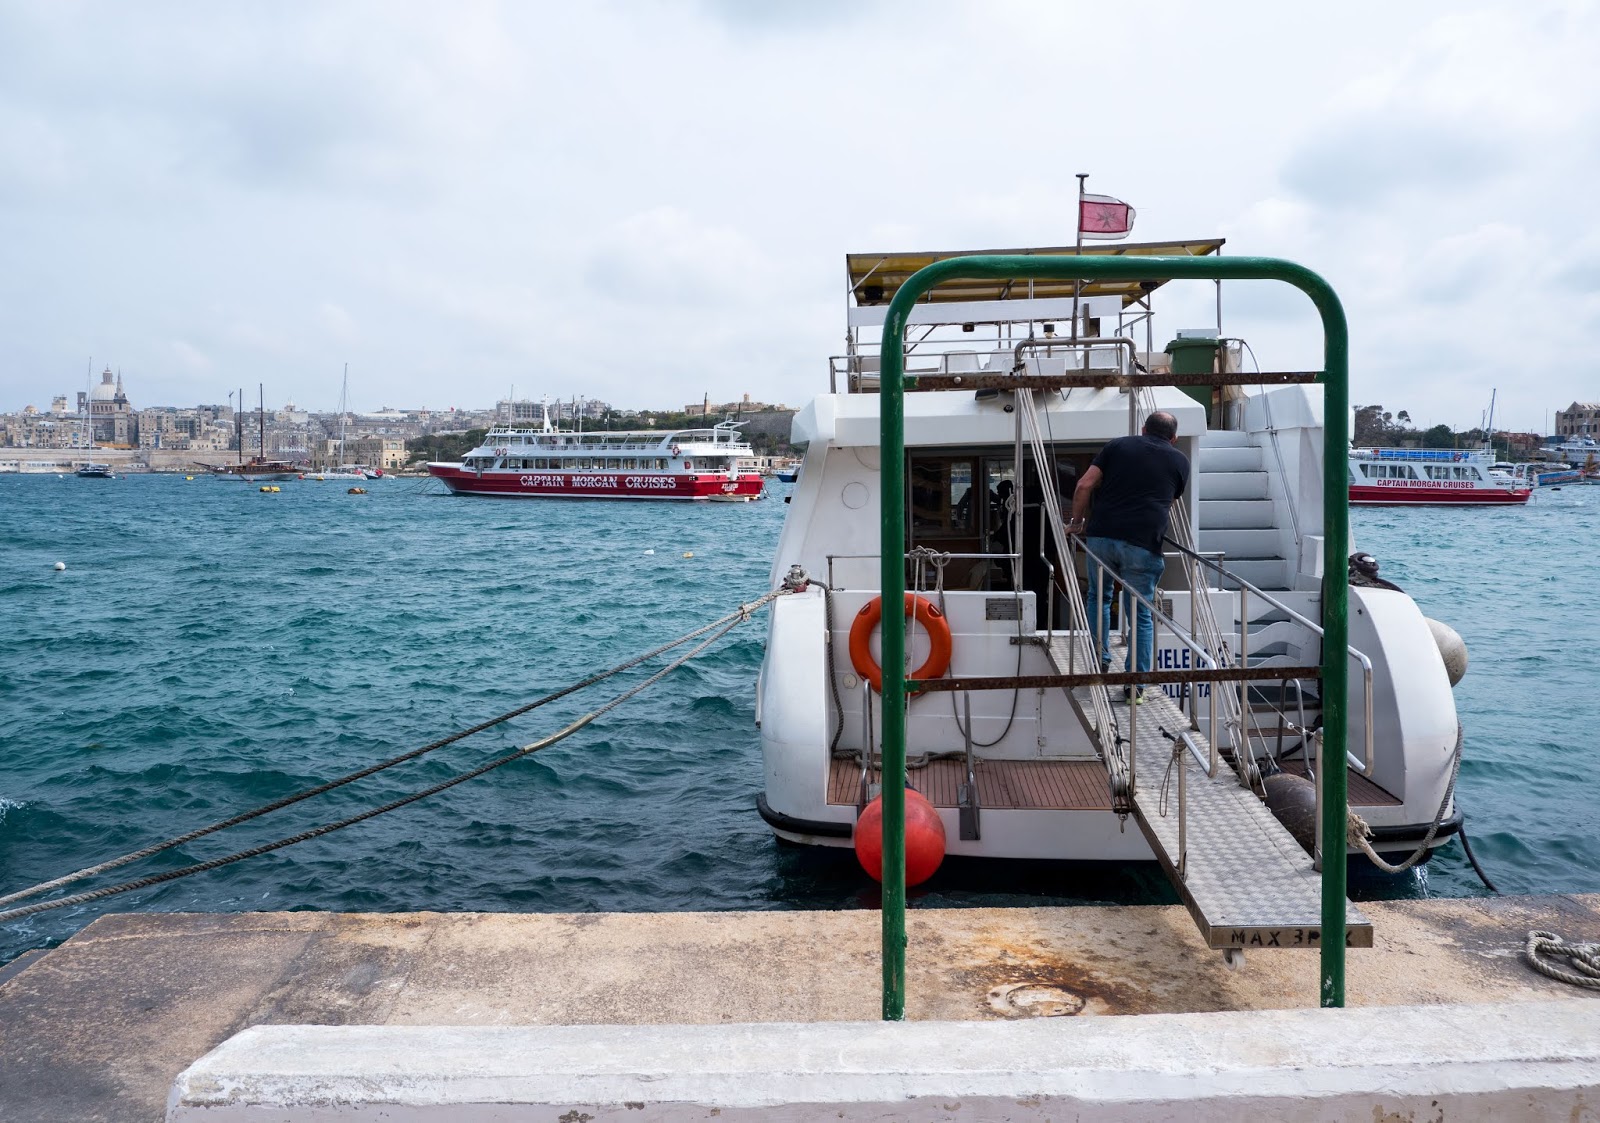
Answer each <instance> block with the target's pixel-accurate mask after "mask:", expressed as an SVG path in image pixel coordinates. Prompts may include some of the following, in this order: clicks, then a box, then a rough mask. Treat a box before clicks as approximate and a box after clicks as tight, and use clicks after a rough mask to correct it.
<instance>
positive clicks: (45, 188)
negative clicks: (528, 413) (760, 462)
mask: <svg viewBox="0 0 1600 1123" xmlns="http://www.w3.org/2000/svg"><path fill="white" fill-rule="evenodd" d="M1597 57H1600V13H1597V10H1596V5H1595V4H1593V3H1544V2H1540V0H1530V2H1521V3H1500V4H1481V3H1461V2H1457V3H1451V4H1443V3H1440V4H1432V3H1416V4H1411V3H1395V2H1393V0H1388V2H1385V3H1359V2H1350V0H1344V2H1341V3H1339V4H1323V5H1315V6H1312V5H1301V4H1285V3H1281V2H1275V3H1261V4H1250V3H1232V2H1226V3H1225V2H1216V3H1208V4H1193V3H1159V2H1157V3H1151V2H1145V3H1141V4H1137V5H1112V4H1105V3H1096V4H1086V3H1066V2H1062V0H1055V2H1040V3H1021V2H1018V3H1003V2H994V0H986V2H984V3H970V4H965V3H953V2H941V0H931V2H930V0H919V2H916V3H903V4H902V3H871V2H869V0H853V2H840V0H809V2H793V3H775V2H772V0H764V2H758V0H659V2H650V0H638V2H633V3H609V2H590V0H585V2H582V3H563V4H559V5H558V4H535V3H504V4H493V3H470V2H463V0H452V2H451V3H448V4H445V3H428V4H423V3H396V2H392V0H384V2H374V3H338V2H330V3H293V2H271V3H266V2H257V3H248V2H236V3H224V4H218V3H210V2H200V0H194V2H191V3H157V2H151V0H141V2H140V3H136V4H128V3H120V2H117V3H112V2H105V3H74V2H70V0H40V2H37V3H30V2H22V0H0V410H13V409H18V408H20V407H22V406H23V405H26V404H30V403H32V404H35V405H39V406H41V407H47V406H48V405H49V399H50V397H51V396H52V395H53V394H57V393H64V394H69V395H70V394H72V393H73V392H75V391H77V390H80V389H83V388H84V386H85V385H86V381H87V378H88V375H89V371H90V364H91V362H92V364H93V367H94V368H95V370H98V369H100V368H102V367H104V366H107V365H109V366H111V367H112V368H113V369H116V370H120V371H121V372H122V374H123V377H124V380H125V383H126V386H127V388H128V392H129V395H130V397H131V398H132V399H133V402H134V405H135V406H146V405H157V404H194V403H197V402H224V401H226V400H227V394H228V392H229V391H230V390H232V389H234V388H235V387H237V386H241V385H242V386H247V387H249V388H250V393H251V396H252V397H253V396H254V388H255V385H256V384H257V383H258V382H264V383H265V384H266V396H267V400H268V402H269V404H282V403H283V402H286V401H289V400H293V401H294V402H296V403H297V404H299V405H300V406H302V407H306V408H311V409H331V408H333V407H334V406H335V405H336V404H337V402H338V397H339V384H340V373H341V371H342V369H343V367H344V364H346V363H348V364H349V368H350V401H351V406H352V408H356V409H364V410H365V409H376V408H378V407H379V406H382V405H388V406H397V407H402V408H409V407H418V406H429V407H435V408H438V407H445V406H452V405H453V406H458V407H483V406H487V405H489V404H491V403H492V402H493V401H494V400H496V399H497V398H501V397H504V396H505V395H506V394H507V393H508V392H509V390H510V388H511V387H512V386H515V387H516V391H517V394H518V396H519V397H523V396H529V397H535V398H536V397H538V396H539V395H541V394H549V395H550V396H552V397H570V396H572V395H583V396H586V397H598V398H603V399H606V400H608V401H610V402H612V403H613V404H615V405H618V406H622V407H630V406H632V407H637V406H645V405H670V404H681V403H684V402H688V401H697V400H699V398H700V397H701V395H702V394H703V393H710V394H711V396H712V399H713V400H718V399H723V400H727V399H732V398H735V397H737V396H738V395H740V394H742V393H745V392H748V393H750V394H751V395H752V396H753V397H754V398H756V399H758V400H765V401H782V402H785V403H788V404H790V405H795V404H801V403H803V402H804V401H806V400H808V399H809V398H810V397H811V396H812V395H813V394H815V393H817V392H819V391H823V390H826V388H827V363H826V359H827V356H828V355H830V354H833V353H837V352H838V351H839V350H840V349H841V342H842V337H843V331H844V324H843V311H844V280H843V258H844V255H845V254H846V253H847V252H851V251H865V250H908V249H910V250H917V249H941V250H947V249H978V248H992V247H1013V246H1029V245H1055V244H1067V243H1070V242H1071V241H1072V238H1073V215H1074V194H1075V189H1076V182H1075V180H1074V178H1073V174H1074V173H1075V172H1079V171H1085V172H1090V173H1092V178H1091V179H1090V181H1089V184H1090V189H1091V190H1098V191H1101V192H1104V193H1107V194H1111V195H1116V196H1118V197H1120V198H1123V199H1125V200H1127V201H1128V202H1130V203H1132V204H1133V205H1134V206H1135V207H1137V208H1138V215H1139V217H1138V224H1137V227H1136V229H1135V239H1136V240H1141V241H1149V240H1157V239H1164V238H1193V237H1203V236H1222V237H1225V238H1226V239H1227V240H1228V245H1227V252H1229V253H1234V254H1240V253H1248V254H1269V255H1274V256H1281V257H1287V258H1291V259H1294V260H1298V261H1300V262H1302V263H1304V264H1306V265H1309V266H1310V267H1312V268H1314V269H1316V270H1318V271H1319V272H1321V273H1322V274H1323V275H1324V276H1326V277H1327V278H1328V279H1329V280H1330V281H1331V282H1332V283H1333V284H1334V286H1335V288H1336V289H1337V290H1338V291H1339V292H1340V294H1341V295H1342V297H1343V298H1344V300H1345V303H1346V307H1347V310H1348V313H1349V318H1350V323H1351V333H1352V342H1353V356H1352V359H1353V362H1352V376H1353V392H1352V397H1353V399H1354V400H1355V401H1356V402H1358V403H1366V402H1373V401H1378V402H1382V403H1383V404H1384V405H1386V406H1387V407H1389V408H1390V409H1392V410H1399V409H1408V410H1409V411H1410V412H1411V414H1412V415H1413V417H1414V418H1416V419H1417V420H1418V421H1419V422H1422V423H1433V422H1440V421H1443V422H1448V423H1451V424H1454V425H1461V426H1465V425H1471V424H1476V423H1477V422H1478V420H1479V417H1480V415H1481V414H1482V411H1483V409H1484V408H1485V407H1486V406H1487V404H1488V399H1489V394H1490V390H1491V389H1492V388H1495V387H1498V388H1499V391H1500V398H1501V406H1500V412H1499V417H1500V419H1501V420H1502V421H1503V422H1504V423H1506V424H1507V425H1509V426H1511V427H1514V428H1526V429H1540V428H1543V427H1544V426H1545V424H1546V422H1545V415H1546V413H1547V412H1548V411H1551V410H1554V409H1556V408H1560V407H1564V406H1565V405H1567V404H1568V403H1569V402H1570V401H1572V400H1573V399H1575V398H1576V399H1600V358H1597V350H1600V234H1597V233H1596V230H1597V226H1596V222H1595V219H1594V211H1595V203H1594V200H1595V199H1596V198H1597V197H1600V188H1597V187H1596V182H1597V179H1600V176H1597V174H1596V173H1597V171H1600V80H1597V79H1596V77H1595V67H1596V61H1595V60H1596V58H1597ZM1203 289H1204V286H1200V285H1190V286H1188V287H1187V289H1186V290H1183V289H1181V288H1180V286H1168V287H1167V288H1166V289H1164V290H1162V292H1161V293H1160V294H1158V296H1157V308H1158V312H1160V313H1161V315H1160V317H1159V319H1158V324H1159V325H1160V327H1159V332H1160V333H1161V334H1167V335H1170V333H1171V331H1172V330H1173V329H1177V328H1183V327H1190V326H1204V325H1206V324H1207V323H1208V322H1209V320H1210V315H1211V312H1210V309H1211V299H1212V298H1211V295H1210V293H1209V292H1208V291H1203ZM1225 326H1226V327H1227V329H1228V330H1229V333H1230V334H1237V335H1243V336H1245V337H1247V338H1249V339H1250V340H1251V341H1252V342H1253V344H1254V349H1255V351H1256V353H1257V354H1258V355H1259V356H1260V359H1261V362H1262V364H1263V366H1265V367H1267V368H1269V369H1293V368H1299V367H1304V366H1318V365H1320V347H1321V338H1320V329H1319V326H1318V323H1317V321H1316V320H1315V318H1314V316H1313V315H1312V313H1311V310H1310V305H1309V303H1308V302H1306V301H1305V299H1304V298H1303V297H1301V296H1299V295H1298V294H1296V293H1293V292H1291V291H1290V290H1274V289H1272V288H1271V287H1269V286H1265V285H1253V286H1242V285H1235V286H1233V287H1232V288H1231V289H1230V290H1229V292H1228V295H1227V296H1226V298H1225Z"/></svg>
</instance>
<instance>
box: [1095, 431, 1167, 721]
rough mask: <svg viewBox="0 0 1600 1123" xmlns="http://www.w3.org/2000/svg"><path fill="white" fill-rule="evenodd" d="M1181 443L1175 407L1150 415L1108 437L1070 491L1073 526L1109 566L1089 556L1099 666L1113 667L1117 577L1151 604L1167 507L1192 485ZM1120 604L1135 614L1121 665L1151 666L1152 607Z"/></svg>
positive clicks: (1161, 562) (1135, 693)
mask: <svg viewBox="0 0 1600 1123" xmlns="http://www.w3.org/2000/svg"><path fill="white" fill-rule="evenodd" d="M1177 441H1178V419H1177V418H1175V417H1173V416H1172V414H1170V413H1164V412H1157V413H1152V414H1151V415H1150V416H1149V417H1148V418H1146V419H1145V423H1144V431H1143V432H1142V433H1140V434H1139V436H1137V437H1117V438H1116V439H1115V440H1111V441H1107V442H1106V445H1105V447H1104V448H1102V449H1101V450H1100V454H1099V455H1098V456H1096V457H1095V458H1094V463H1093V464H1092V465H1090V467H1089V470H1088V471H1086V472H1085V473H1084V474H1083V478H1082V479H1080V480H1079V481H1078V486H1077V489H1076V490H1075V491H1073V493H1072V519H1071V521H1070V522H1068V524H1067V530H1068V532H1069V533H1073V534H1082V535H1083V536H1084V545H1085V546H1086V547H1087V548H1088V550H1089V552H1090V553H1091V554H1092V555H1094V557H1098V558H1100V559H1101V561H1103V562H1104V563H1105V569H1107V570H1109V571H1110V572H1107V573H1102V572H1101V566H1100V564H1099V563H1097V562H1096V561H1095V560H1094V557H1091V558H1090V559H1089V564H1088V578H1089V626H1090V627H1091V628H1092V629H1094V631H1095V634H1096V638H1097V640H1098V644H1099V647H1100V669H1101V670H1108V669H1109V668H1110V666H1111V644H1110V639H1111V596H1110V594H1111V592H1112V575H1113V574H1115V576H1116V577H1118V578H1121V579H1122V581H1123V583H1124V584H1125V585H1126V586H1127V587H1128V588H1130V589H1132V590H1133V591H1134V592H1136V593H1137V594H1138V595H1139V596H1141V597H1143V598H1144V601H1145V602H1148V601H1150V600H1152V599H1153V598H1154V597H1155V593H1156V583H1157V582H1158V581H1160V580H1161V571H1162V570H1163V569H1165V568H1166V560H1165V559H1164V558H1163V557H1162V552H1161V540H1162V538H1163V536H1165V534H1166V533H1167V512H1168V511H1169V510H1170V509H1171V507H1172V504H1173V503H1174V502H1175V501H1176V500H1178V499H1181V498H1182V497H1183V492H1184V488H1185V487H1187V486H1188V483H1189V461H1188V458H1187V457H1185V456H1184V455H1183V453H1181V452H1179V451H1178V450H1177V448H1175V447H1174V446H1175V445H1176V444H1177ZM1091 499H1093V500H1094V510H1093V513H1090V512H1089V502H1090V500H1091ZM1085 515H1087V516H1088V519H1087V522H1086V521H1085ZM1122 608H1123V619H1124V620H1127V619H1133V620H1134V642H1132V643H1130V644H1129V645H1128V648H1129V649H1128V658H1127V659H1126V660H1125V661H1124V664H1123V669H1124V670H1129V671H1131V670H1134V669H1136V668H1137V669H1138V670H1140V671H1148V670H1150V668H1151V666H1152V664H1153V663H1154V657H1155V626H1154V623H1153V621H1152V620H1151V619H1150V609H1149V607H1148V606H1147V604H1146V603H1144V602H1140V603H1138V607H1137V611H1134V604H1133V598H1132V597H1128V596H1125V597H1124V598H1123V604H1122ZM1130 614H1131V615H1130ZM1135 653H1137V657H1138V658H1137V662H1135V658H1134V656H1135ZM1126 694H1127V697H1128V700H1129V701H1130V702H1132V703H1133V704H1135V705H1137V704H1138V703H1139V702H1141V701H1143V700H1144V694H1143V688H1142V687H1138V688H1135V687H1129V688H1128V689H1127V691H1126Z"/></svg>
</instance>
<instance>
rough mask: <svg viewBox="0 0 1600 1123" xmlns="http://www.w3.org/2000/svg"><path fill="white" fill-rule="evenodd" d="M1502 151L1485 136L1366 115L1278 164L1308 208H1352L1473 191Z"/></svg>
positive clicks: (1492, 172)
mask: <svg viewBox="0 0 1600 1123" xmlns="http://www.w3.org/2000/svg"><path fill="white" fill-rule="evenodd" d="M1506 147H1507V145H1506V143H1505V142H1504V141H1503V140H1500V139H1498V138H1497V139H1495V140H1491V139H1489V134H1488V132H1487V129H1485V130H1481V131H1480V130H1478V129H1474V128H1472V127H1470V126H1467V125H1465V124H1460V123H1456V122H1435V123H1432V124H1430V123H1428V122H1426V121H1418V120H1395V119H1392V118H1390V117H1388V116H1377V115H1374V116H1369V117H1363V118H1360V119H1356V120H1352V121H1350V122H1348V123H1346V124H1345V125H1344V126H1343V127H1340V128H1336V129H1335V130H1334V131H1332V132H1327V133H1323V134H1320V135H1317V136H1315V137H1313V138H1311V139H1308V140H1307V141H1306V142H1305V143H1303V144H1302V145H1301V146H1300V147H1299V149H1298V150H1296V151H1295V152H1294V153H1293V154H1291V155H1290V156H1289V158H1288V159H1287V160H1286V161H1285V162H1284V165H1283V171H1282V177H1283V182H1284V185H1285V186H1286V187H1288V188H1289V189H1290V190H1291V191H1293V192H1295V193H1296V194H1298V195H1299V196H1301V197H1302V198H1304V199H1306V200H1308V201H1309V202H1312V203H1315V204H1321V205H1324V206H1329V207H1336V208H1359V207H1363V206H1368V205H1371V204H1373V203H1376V202H1378V201H1380V200H1382V199H1383V198H1385V197H1386V196H1389V195H1391V194H1393V193H1395V192H1399V191H1404V190H1409V189H1412V188H1423V189H1427V188H1438V189H1441V190H1446V191H1449V192H1451V193H1460V192H1462V191H1465V190H1467V189H1470V188H1474V187H1478V186H1481V185H1483V184H1484V183H1487V182H1488V181H1490V180H1492V179H1494V178H1495V177H1496V176H1498V175H1499V174H1501V169H1502V167H1503V166H1504V164H1505V163H1506V162H1507V161H1508V160H1509V159H1511V157H1512V154H1511V153H1509V152H1507V151H1506V150H1505V149H1506Z"/></svg>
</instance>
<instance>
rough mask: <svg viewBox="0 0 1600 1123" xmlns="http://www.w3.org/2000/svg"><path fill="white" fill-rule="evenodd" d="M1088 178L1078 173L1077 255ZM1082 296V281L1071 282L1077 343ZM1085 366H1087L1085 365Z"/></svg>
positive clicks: (1073, 337)
mask: <svg viewBox="0 0 1600 1123" xmlns="http://www.w3.org/2000/svg"><path fill="white" fill-rule="evenodd" d="M1088 178H1089V173H1088V172H1079V173H1078V217H1077V220H1076V222H1075V223H1074V225H1076V226H1077V228H1078V248H1077V253H1078V254H1079V255H1082V253H1083V181H1084V180H1086V179H1088ZM1082 294H1083V281H1082V280H1076V281H1073V282H1072V341H1073V342H1074V343H1076V342H1077V341H1078V298H1079V297H1080V296H1081V295H1082ZM1084 365H1085V366H1087V365H1088V364H1087V363H1085V364H1084Z"/></svg>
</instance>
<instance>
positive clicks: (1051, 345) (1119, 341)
mask: <svg viewBox="0 0 1600 1123" xmlns="http://www.w3.org/2000/svg"><path fill="white" fill-rule="evenodd" d="M1057 347H1065V348H1072V349H1077V350H1083V351H1089V350H1092V349H1093V348H1096V347H1124V348H1127V351H1128V367H1129V369H1130V370H1131V369H1132V368H1133V367H1136V366H1138V365H1139V345H1138V344H1137V343H1135V342H1134V341H1133V340H1131V339H1129V338H1128V337H1127V336H1125V335H1106V336H1094V337H1091V338H1085V339H1057V338H1055V337H1054V336H1044V335H1041V336H1035V335H1029V336H1028V338H1026V339H1024V340H1023V341H1022V342H1020V343H1018V344H1017V345H1016V347H1015V348H1013V349H1012V355H1013V362H1012V366H1011V373H1012V374H1021V373H1022V372H1023V370H1024V369H1025V364H1024V363H1023V360H1022V352H1023V351H1025V350H1027V351H1036V350H1038V349H1040V348H1047V349H1049V350H1054V349H1055V348H1057ZM1087 361H1088V360H1087V357H1085V365H1087Z"/></svg>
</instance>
